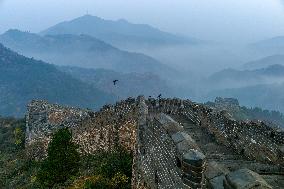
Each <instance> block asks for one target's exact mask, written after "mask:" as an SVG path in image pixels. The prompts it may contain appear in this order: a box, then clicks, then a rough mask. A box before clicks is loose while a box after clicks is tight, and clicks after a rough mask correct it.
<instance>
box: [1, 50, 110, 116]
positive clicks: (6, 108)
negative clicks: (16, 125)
mask: <svg viewBox="0 0 284 189" xmlns="http://www.w3.org/2000/svg"><path fill="white" fill-rule="evenodd" d="M33 99H45V100H48V101H51V102H54V103H63V104H66V105H71V106H78V107H88V108H94V109H95V108H98V107H100V106H102V105H103V104H105V103H110V102H113V100H114V99H115V98H114V96H112V95H109V94H107V93H105V92H102V91H100V90H98V89H96V88H94V87H93V86H91V85H89V84H85V83H83V82H82V81H80V80H78V79H75V78H73V77H72V76H70V75H68V74H66V73H63V72H60V71H58V70H57V69H56V67H55V66H53V65H50V64H47V63H44V62H42V61H38V60H35V59H33V58H27V57H24V56H22V55H19V54H17V53H15V52H13V51H11V50H10V49H8V48H6V47H4V46H3V45H2V44H0V115H4V116H5V115H8V116H23V115H24V112H25V110H26V105H27V103H29V102H30V101H31V100H33Z"/></svg>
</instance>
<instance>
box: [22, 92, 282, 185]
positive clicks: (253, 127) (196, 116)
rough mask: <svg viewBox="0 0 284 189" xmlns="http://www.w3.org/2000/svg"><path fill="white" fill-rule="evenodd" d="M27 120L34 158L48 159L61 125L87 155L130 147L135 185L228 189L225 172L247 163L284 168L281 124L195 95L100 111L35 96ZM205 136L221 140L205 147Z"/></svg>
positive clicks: (269, 168)
mask: <svg viewBox="0 0 284 189" xmlns="http://www.w3.org/2000/svg"><path fill="white" fill-rule="evenodd" d="M233 104H236V102H234V103H233ZM181 117H183V119H185V120H186V123H188V125H184V124H183V123H184V122H183V121H180V120H179V118H181ZM26 118H27V121H26V124H27V131H26V146H27V148H28V149H29V153H30V154H31V157H34V158H38V159H40V158H44V156H42V154H44V151H45V149H46V148H47V146H48V143H49V141H50V137H51V134H52V133H53V132H54V131H56V130H57V129H58V128H61V127H68V128H70V129H71V130H72V133H73V140H74V141H75V142H76V143H77V144H78V145H79V146H80V148H79V151H80V152H81V153H83V154H85V153H86V154H94V153H96V152H97V151H98V150H112V149H114V148H115V147H116V146H117V145H122V146H124V147H125V148H126V149H127V150H129V151H131V152H132V153H133V167H132V175H133V177H132V188H133V189H136V188H141V189H150V188H181V189H183V188H208V187H210V186H211V187H213V188H214V186H221V185H222V187H224V186H223V181H224V183H225V182H227V181H226V180H225V179H226V178H227V177H226V175H227V174H228V173H230V172H232V171H236V170H238V169H240V168H244V167H248V168H250V169H251V170H253V171H256V172H257V173H262V174H263V173H265V174H268V173H269V174H272V173H277V174H279V173H283V172H284V171H283V170H284V155H283V154H284V150H283V146H284V144H283V143H284V142H283V141H284V140H283V139H284V132H283V131H282V130H276V129H275V128H272V127H270V126H269V125H267V124H266V123H264V122H261V121H236V120H234V119H233V118H232V116H231V115H230V114H228V113H227V111H225V110H218V109H214V108H210V107H207V106H204V105H202V104H197V103H194V102H192V101H190V100H181V99H177V98H175V99H164V98H161V99H153V98H149V99H145V98H144V97H143V96H139V97H138V98H137V99H134V98H128V99H126V100H124V101H120V102H117V103H116V104H115V105H105V106H104V107H102V108H101V110H100V111H98V112H92V111H90V110H83V109H77V108H72V107H63V106H60V105H56V104H49V103H47V102H45V101H32V102H31V104H30V105H29V106H28V114H27V116H26ZM176 118H178V119H176ZM194 128H196V129H197V130H200V131H202V133H203V134H204V135H207V136H208V138H200V137H201V136H203V135H201V134H202V133H196V132H194V130H192V129H194ZM203 140H204V141H209V140H212V141H213V142H214V143H212V142H211V143H208V144H206V145H202V141H203ZM214 145H217V146H216V147H215V146H214ZM210 146H212V147H210ZM34 147H35V148H34ZM215 148H216V149H215ZM219 148H220V149H219ZM223 148H224V149H230V150H231V151H234V153H233V154H230V153H231V152H230V153H228V154H226V151H222V149H223ZM218 150H221V151H220V152H218ZM230 150H227V151H230ZM40 154H41V156H40ZM213 162H215V163H213ZM226 167H227V168H226ZM215 172H216V173H215ZM212 175H214V176H212ZM251 182H253V181H251Z"/></svg>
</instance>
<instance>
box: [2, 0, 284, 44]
mask: <svg viewBox="0 0 284 189" xmlns="http://www.w3.org/2000/svg"><path fill="white" fill-rule="evenodd" d="M283 4H284V3H283V1H281V0H0V32H1V33H3V32H4V31H6V30H8V29H9V28H18V29H21V30H29V31H31V32H38V31H40V30H43V29H45V28H47V27H49V26H51V25H53V24H56V23H58V22H61V21H64V20H70V19H72V18H75V17H78V16H81V15H83V14H86V12H87V11H88V12H89V13H90V14H92V15H96V16H99V17H103V18H106V19H119V18H125V19H127V20H128V21H130V22H134V23H147V24H150V25H153V26H156V27H158V28H160V29H162V30H165V31H169V32H173V33H180V34H184V35H188V36H194V37H198V38H201V39H206V40H214V41H222V42H232V41H238V42H251V41H254V40H259V39H263V38H268V37H273V36H277V35H284V6H283Z"/></svg>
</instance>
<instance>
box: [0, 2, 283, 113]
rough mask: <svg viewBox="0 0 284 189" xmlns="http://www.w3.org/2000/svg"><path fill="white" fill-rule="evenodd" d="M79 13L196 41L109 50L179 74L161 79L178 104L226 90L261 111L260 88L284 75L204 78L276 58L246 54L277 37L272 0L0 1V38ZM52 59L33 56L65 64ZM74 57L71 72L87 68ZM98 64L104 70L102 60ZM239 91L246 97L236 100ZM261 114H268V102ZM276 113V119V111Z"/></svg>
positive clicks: (278, 13) (277, 10) (278, 15)
mask: <svg viewBox="0 0 284 189" xmlns="http://www.w3.org/2000/svg"><path fill="white" fill-rule="evenodd" d="M85 14H91V15H94V16H98V17H101V18H103V19H107V20H118V19H122V18H123V19H126V20H128V21H129V22H131V23H137V24H149V25H151V26H153V27H156V28H158V29H160V30H163V31H166V32H170V33H173V34H178V35H182V36H188V37H193V38H197V39H200V40H201V41H202V43H201V44H199V45H180V46H162V47H158V48H157V47H151V48H150V47H141V46H139V45H140V44H138V45H137V46H123V45H122V46H117V47H119V48H120V49H122V50H128V51H131V52H141V53H144V54H146V55H150V56H151V57H153V58H155V59H157V60H159V61H160V62H161V63H163V64H167V65H168V66H170V67H172V68H174V69H175V70H178V71H180V72H181V74H180V75H181V76H180V77H179V76H177V77H175V78H169V77H168V78H163V79H165V80H167V81H168V80H171V81H172V82H171V83H170V87H174V88H173V89H172V91H174V92H175V95H176V96H178V97H183V98H190V99H194V100H198V101H204V99H208V96H209V97H214V96H215V95H222V94H224V93H222V91H220V92H219V91H217V92H215V93H214V94H213V93H212V95H208V93H210V92H211V90H212V91H213V90H217V89H218V90H219V89H220V90H223V89H224V90H227V89H228V90H229V91H227V92H226V94H228V96H229V97H231V96H232V97H237V98H240V99H243V101H244V102H247V101H248V100H250V99H252V98H255V96H259V98H260V100H259V101H257V100H256V101H255V104H254V102H253V100H254V99H252V103H249V105H256V106H262V105H263V104H259V102H261V103H262V101H263V99H265V100H266V101H269V100H271V99H270V98H271V97H272V96H271V95H270V89H269V87H270V86H268V85H270V84H279V83H280V84H281V83H283V78H284V74H283V75H281V76H278V75H277V77H273V76H271V77H270V76H269V77H266V76H265V77H262V76H261V75H257V74H256V77H255V78H250V77H249V79H250V80H249V82H248V81H247V80H245V79H243V78H242V76H239V77H237V78H235V79H231V78H229V79H228V78H225V79H228V80H225V81H223V82H220V83H217V82H218V81H216V82H215V83H214V82H211V81H210V79H208V78H210V76H211V75H212V74H214V73H216V72H218V71H221V70H223V69H227V68H231V69H236V70H241V69H242V68H243V65H244V64H245V63H247V62H250V61H254V60H258V59H261V58H264V57H265V56H269V55H274V54H276V53H273V52H272V53H270V52H269V53H268V52H267V53H266V52H258V51H254V50H253V49H251V46H250V45H251V44H252V43H255V42H258V41H261V40H265V39H269V38H273V37H276V36H284V1H280V0H249V1H248V0H202V1H201V0H175V1H172V0H155V1H153V0H139V1H138V0H137V1H133V0H104V1H101V0H68V1H67V0H48V1H43V0H2V1H1V0H0V23H1V24H0V33H3V32H5V31H7V30H8V29H11V28H16V29H20V30H22V31H30V32H33V33H38V32H40V31H43V30H45V29H46V28H49V27H50V26H53V25H55V24H57V23H59V22H62V21H66V20H72V19H74V18H77V17H80V16H82V15H85ZM52 56H54V57H52ZM52 56H51V55H50V54H46V55H43V54H41V55H40V56H35V57H37V58H39V59H43V60H45V61H48V62H50V63H54V62H56V61H54V60H58V61H57V62H61V63H62V62H64V61H67V60H68V58H65V56H66V55H65V54H64V55H63V56H62V55H61V57H60V56H55V55H52ZM96 56H97V55H96ZM108 56H110V55H108ZM70 57H72V56H70ZM70 57H69V58H70ZM79 57H80V58H77V57H76V58H74V57H73V58H74V61H75V62H74V65H76V66H79V67H80V66H81V67H83V63H82V62H88V61H87V60H86V59H83V58H82V56H79ZM93 57H94V56H93ZM60 58H61V59H60ZM62 58H63V59H62ZM110 59H117V57H115V56H114V57H110ZM59 60H60V61H59ZM92 60H93V58H91V59H89V61H92ZM69 62H71V61H69ZM80 62H81V63H80ZM102 62H103V63H105V59H104V60H102ZM80 64H81V65H80ZM271 64H273V62H272V63H271ZM74 65H73V66H74ZM112 69H114V68H112ZM122 69H126V68H122ZM115 71H117V70H115ZM275 73H276V72H275ZM155 74H157V73H155ZM260 74H262V73H260ZM276 74H277V73H276ZM220 78H221V79H222V76H221V77H220ZM227 81H228V82H227ZM164 84H165V83H164ZM262 84H263V85H265V86H261V88H260V89H261V92H264V91H268V92H267V93H268V95H266V94H265V93H263V94H264V96H263V98H261V95H258V94H255V93H256V92H255V89H256V88H258V86H257V85H262ZM185 86H186V87H185ZM273 86H276V85H273ZM277 86H278V85H277ZM283 86H284V85H283ZM244 87H247V88H244ZM249 87H251V88H249ZM231 89H234V90H231ZM260 89H259V90H260ZM273 90H274V94H275V97H277V96H279V99H280V100H279V102H282V101H281V98H280V97H281V96H282V95H280V94H282V93H281V92H282V91H280V90H278V88H277V87H274V88H273ZM246 91H248V92H250V93H249V94H246V95H245V96H244V97H243V96H242V94H243V92H246ZM235 94H236V95H235ZM244 99H245V100H244ZM277 103H278V101H277ZM264 107H267V108H271V106H270V105H269V104H268V103H266V106H265V105H264ZM278 110H281V111H283V112H284V109H278Z"/></svg>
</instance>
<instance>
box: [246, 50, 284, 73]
mask: <svg viewBox="0 0 284 189" xmlns="http://www.w3.org/2000/svg"><path fill="white" fill-rule="evenodd" d="M283 52H284V51H282V53H283ZM274 64H279V65H282V66H284V55H283V54H276V55H272V56H267V57H264V58H262V59H258V60H255V61H251V62H248V63H246V64H244V65H243V68H245V69H260V68H265V67H267V66H271V65H274Z"/></svg>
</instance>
